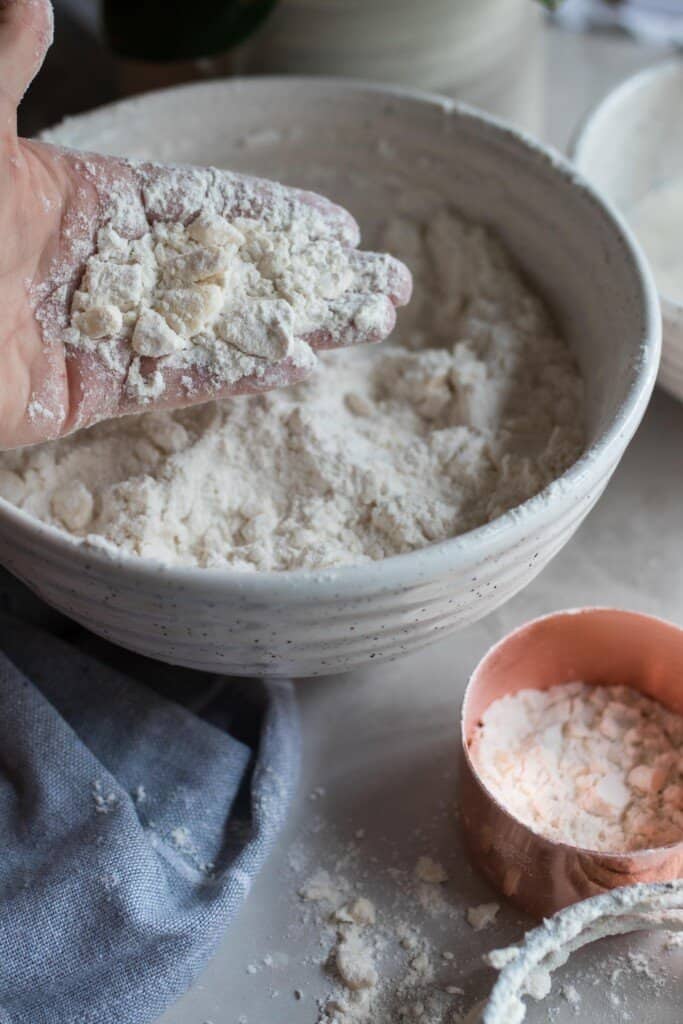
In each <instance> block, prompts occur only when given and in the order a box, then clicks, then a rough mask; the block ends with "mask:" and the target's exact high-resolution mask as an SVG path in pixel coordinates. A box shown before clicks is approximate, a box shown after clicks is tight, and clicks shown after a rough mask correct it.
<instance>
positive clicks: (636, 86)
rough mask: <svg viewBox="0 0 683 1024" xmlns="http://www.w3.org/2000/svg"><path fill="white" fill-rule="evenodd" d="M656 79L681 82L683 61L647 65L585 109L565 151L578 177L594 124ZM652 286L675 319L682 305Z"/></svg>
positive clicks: (675, 60) (596, 126) (680, 59)
mask: <svg viewBox="0 0 683 1024" xmlns="http://www.w3.org/2000/svg"><path fill="white" fill-rule="evenodd" d="M660 78H661V79H667V78H672V79H673V78H681V79H683V59H682V58H681V57H669V58H668V60H661V61H657V62H656V63H655V64H649V65H648V66H647V67H646V68H641V69H640V71H636V72H635V73H634V74H632V75H628V76H627V77H626V78H622V80H621V81H620V82H618V83H617V85H615V86H613V88H611V89H610V90H609V92H606V93H605V94H604V96H602V97H601V99H599V100H598V101H597V103H594V104H593V105H592V106H591V107H589V109H588V110H587V111H586V113H585V114H584V116H583V117H582V118H581V120H580V121H579V123H578V125H577V127H576V128H575V130H574V132H573V134H572V137H571V139H570V141H569V145H568V147H567V153H568V155H569V159H570V160H571V161H572V162H573V163H574V164H575V165H576V167H577V168H578V170H579V172H580V173H581V174H587V172H586V171H585V169H584V167H583V166H582V165H583V160H584V156H583V148H584V146H585V145H586V142H587V140H588V139H589V138H590V136H591V135H592V134H594V133H596V132H597V138H599V137H600V131H599V127H598V121H599V120H600V119H601V118H603V117H605V115H608V116H609V114H610V112H611V110H612V108H616V107H618V106H619V104H621V103H629V102H630V101H631V99H632V97H633V96H634V95H636V94H637V93H639V92H640V91H641V90H642V89H643V88H645V87H646V86H648V85H649V84H650V83H651V82H653V81H654V82H656V81H657V80H658V79H660ZM603 199H604V201H605V203H606V204H611V200H610V199H608V198H607V197H606V196H603ZM655 286H656V287H657V294H658V295H659V301H660V303H661V305H662V310H663V312H666V313H668V315H670V316H678V315H679V314H680V313H681V312H683V301H680V302H679V301H678V300H676V299H674V298H672V297H671V296H670V295H667V293H666V292H665V291H662V290H661V289H660V288H659V286H658V285H657V283H656V281H655Z"/></svg>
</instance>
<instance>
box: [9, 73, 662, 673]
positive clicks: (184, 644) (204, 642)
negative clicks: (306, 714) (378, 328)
mask: <svg viewBox="0 0 683 1024" xmlns="http://www.w3.org/2000/svg"><path fill="white" fill-rule="evenodd" d="M49 138H50V139H51V140H53V141H58V142H61V143H64V144H67V145H73V146H79V147H83V148H91V149H96V150H101V151H105V152H109V153H126V154H129V155H132V156H136V157H142V156H145V157H153V158H157V159H161V160H173V161H178V162H183V161H184V162H196V163H200V164H211V163H213V164H218V165H222V166H229V167H231V168H233V169H235V170H238V171H251V172H254V173H256V174H260V175H266V176H269V177H275V178H280V179H282V180H284V181H287V182H289V183H291V184H297V185H302V186H305V187H310V188H314V189H317V190H319V191H323V192H325V193H326V194H328V195H330V196H331V197H332V198H334V199H336V200H337V201H340V202H342V203H344V204H345V205H346V206H348V207H349V208H350V209H351V210H352V211H353V212H354V213H355V214H357V215H358V216H359V219H360V221H361V224H362V226H363V229H364V235H365V242H366V244H368V242H369V243H371V242H372V234H373V230H374V228H375V224H376V222H377V220H378V217H379V212H380V211H381V212H384V213H385V214H386V211H387V207H388V205H389V206H390V205H391V204H397V203H399V202H400V197H401V194H402V193H403V192H404V191H405V190H412V191H413V192H414V193H415V194H416V195H417V196H418V197H423V199H424V203H425V204H429V203H430V202H433V201H434V198H435V197H436V198H437V200H438V201H439V202H442V201H443V200H444V199H446V200H448V201H451V202H453V203H454V204H456V205H457V206H458V207H459V208H460V209H461V210H462V211H463V212H464V213H465V214H466V215H468V216H470V217H472V218H474V219H476V220H481V221H485V222H487V223H488V224H490V225H492V226H493V227H494V228H495V229H496V230H497V231H498V232H499V233H500V235H501V236H502V237H503V239H504V241H505V242H506V243H507V245H508V246H509V248H510V249H511V250H512V252H513V253H514V255H515V257H516V259H517V260H518V262H519V263H520V265H521V267H522V268H523V270H524V272H525V273H526V274H527V276H528V278H529V280H530V281H532V282H533V284H534V285H535V287H536V288H537V289H538V290H539V291H540V293H541V294H542V295H543V296H544V297H545V299H546V300H547V302H548V303H549V304H550V307H551V308H552V310H553V312H554V315H555V317H556V320H557V323H558V325H559V326H560V328H561V330H562V331H563V332H564V333H565V335H566V336H567V338H568V339H569V341H570V343H571V345H572V346H573V349H574V350H575V352H576V355H577V358H578V360H579V362H580V365H581V368H582V371H583V374H584V376H585V380H586V402H587V423H586V430H587V448H586V452H585V454H584V455H583V457H582V458H581V459H579V461H578V462H577V463H576V464H575V465H574V466H572V468H571V469H570V470H569V471H568V472H566V473H564V474H563V475H562V476H561V477H560V478H559V479H558V480H556V481H555V482H554V483H553V484H552V485H551V486H549V487H548V488H547V489H546V490H545V491H544V492H543V493H541V494H539V495H538V496H536V497H534V498H532V499H531V500H530V501H527V502H525V503H524V504H523V505H521V506H519V507H518V508H515V509H514V510H512V511H511V512H508V513H507V514H505V515H503V516H500V517H499V518H497V519H496V520H494V521H493V522H491V523H489V524H487V525H485V526H482V527H480V528H478V529H476V530H472V531H471V532H469V533H467V534H465V535H463V536H460V537H458V538H455V539H453V540H448V541H444V542H442V543H438V544H433V545H432V546H430V547H427V548H425V549H424V550H421V551H415V552H412V553H409V554H402V555H397V556H395V557H391V558H387V559H385V560H384V561H381V562H373V563H369V564H362V565H358V566H351V567H344V568H340V569H333V570H327V571H322V572H311V571H300V570H297V571H293V572H283V573H255V574H248V573H239V572H236V571H234V570H227V569H226V570H218V569H211V570H208V569H197V568H168V567H166V568H164V567H163V566H159V565H158V564H155V563H153V562H151V561H145V560H142V559H139V558H135V557H132V556H127V557H120V558H112V557H111V556H109V555H107V554H106V553H104V552H102V551H100V550H94V549H92V548H88V547H86V546H83V545H79V543H78V542H76V541H74V540H73V539H71V538H69V537H68V536H67V535H65V534H63V533H61V532H60V531H58V530H57V529H55V528H53V527H50V526H48V525H45V524H43V523H40V522H38V521H36V520H35V519H32V518H31V517H29V516H28V515H27V514H25V513H23V512H22V511H20V510H18V509H17V508H15V507H13V506H11V505H9V504H7V503H5V502H4V501H0V561H2V562H3V563H4V564H5V565H6V566H8V567H9V569H10V570H11V571H12V572H14V573H15V574H16V575H17V576H19V577H20V578H21V579H22V580H24V581H25V582H26V583H27V584H28V585H29V586H30V587H31V588H32V589H34V590H35V591H36V592H37V593H38V594H40V595H41V596H42V597H43V598H44V599H45V600H46V601H48V602H49V603H50V604H52V605H54V606H55V607H57V608H59V609H61V610H62V611H63V612H65V613H66V614H67V615H70V616H71V617H72V618H74V619H76V620H78V621H79V622H81V623H83V624H84V625H86V626H87V627H88V628H90V629H91V630H93V631H94V632H95V633H99V634H101V635H102V636H105V637H108V638H110V639H111V640H113V641H115V642H116V643H119V644H122V645H123V646H124V647H128V648H131V649H132V650H136V651H141V652H142V653H144V654H147V655H150V656H151V657H154V658H159V659H161V660H162V661H168V662H172V663H175V664H179V665H187V666H191V667H194V668H198V669H206V670H209V671H220V672H229V673H235V674H239V675H244V676H257V675H258V676H260V675H296V676H314V675H324V674H328V673H334V672H340V671H343V670H346V669H351V668H353V667H355V666H358V665H361V664H363V663H366V662H368V661H369V660H370V659H374V658H377V659H387V658H394V657H396V656H398V655H400V654H402V653H403V652H407V651H415V650H418V649H419V648H421V647H424V646H426V645H428V644H430V643H432V642H433V641H435V640H437V639H439V638H441V637H445V636H447V635H448V634H449V633H452V632H454V631H455V630H456V629H458V628H459V627H461V626H465V625H467V624H468V623H471V622H473V621H474V620H476V619H478V618H480V617H481V616H483V615H486V614H487V613H488V612H490V611H492V610H493V609H494V608H496V607H497V606H498V605H500V604H502V603H503V602H504V601H506V600H507V599H508V598H509V597H511V596H512V595H513V594H514V593H515V592H516V591H518V590H520V589H521V588H522V587H524V586H525V585H526V584H527V583H529V581H530V580H532V579H533V577H534V576H535V575H536V574H537V573H538V572H539V571H540V570H541V569H542V568H543V566H544V565H545V564H546V563H547V562H548V561H549V559H550V558H552V556H553V555H555V554H556V553H557V552H558V551H559V550H560V548H561V547H562V546H563V545H564V544H565V543H566V542H567V540H568V539H569V538H570V537H571V535H572V534H573V533H574V531H575V530H576V528H577V527H578V525H579V524H580V523H581V521H582V520H583V518H584V516H585V515H586V514H587V513H588V511H589V510H590V509H591V507H592V506H593V505H594V503H595V502H596V501H597V499H598V498H599V496H600V494H601V493H602V491H603V489H604V487H605V486H606V484H607V482H608V480H609V478H610V476H611V474H612V472H613V471H614V468H615V466H616V465H617V463H618V462H619V459H620V458H621V456H622V454H623V452H624V449H625V448H626V445H627V444H628V442H629V440H630V438H631V437H632V435H633V433H634V431H635V430H636V427H637V426H638V423H639V421H640V419H641V417H642V415H643V412H644V410H645V407H646V405H647V402H648V399H649V396H650V393H651V390H652V387H653V385H654V381H655V377H656V373H657V365H658V361H659V348H660V317H659V308H658V304H657V295H656V291H655V288H654V285H653V283H652V280H651V277H650V273H649V270H648V269H647V266H646V265H645V264H644V262H643V260H642V258H641V256H640V254H639V251H638V249H637V247H636V246H635V244H634V242H633V240H632V238H631V236H630V234H629V232H628V230H627V229H626V228H625V227H624V225H623V223H622V222H621V221H620V220H619V218H618V216H617V215H615V214H614V213H613V212H612V211H611V210H610V209H609V207H608V206H607V205H606V204H605V202H604V201H603V200H602V199H600V198H599V197H598V196H597V195H596V194H595V192H594V191H593V190H592V188H591V187H590V186H589V185H587V184H585V183H584V182H582V181H581V180H580V179H579V178H577V175H576V172H575V171H574V169H573V168H572V167H571V166H570V165H569V164H568V163H566V162H565V161H564V160H563V159H562V158H561V157H560V156H559V155H557V154H554V153H551V152H549V151H548V150H547V149H544V148H543V147H541V146H539V145H537V144H536V143H534V142H532V141H530V140H529V139H526V138H524V137H522V136H521V135H520V134H519V133H517V132H516V131H514V130H512V129H511V128H508V127H505V126H504V125H501V124H499V123H496V122H494V121H492V120H490V119H488V118H486V117H484V116H482V115H480V114H477V113H474V112H473V111H471V110H469V109H464V108H461V107H459V106H457V105H455V104H454V103H452V102H450V101H446V100H443V99H440V98H439V97H434V96H429V95H426V94H416V93H407V92H403V91H392V90H390V89H386V88H384V87H371V86H366V85H362V84H354V83H352V82H349V81H336V80H325V79H319V78H315V79H308V80H307V79H295V78H280V79H278V78H270V79H268V78H264V79H248V80H243V81H240V80H233V81H220V82H210V83H202V84H199V85H191V86H186V87H182V88H180V89H174V90H170V91H166V92H160V93H155V94H150V95H147V96H144V97H142V98H138V99H133V100H129V101H126V102H123V103H120V104H118V105H116V106H114V107H110V108H108V109H105V110H99V111H95V112H93V113H90V114H87V115H85V116H82V117H78V118H76V119H74V120H71V121H68V122H66V123H64V124H63V125H61V126H60V127H58V128H57V129H56V130H54V131H52V132H51V133H49Z"/></svg>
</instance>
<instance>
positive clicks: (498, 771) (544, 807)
mask: <svg viewBox="0 0 683 1024" xmlns="http://www.w3.org/2000/svg"><path fill="white" fill-rule="evenodd" d="M470 751H471V755H472V759H473V761H474V764H475V765H476V767H477V769H478V771H479V773H480V774H481V777H482V779H483V780H484V782H485V783H486V785H487V786H488V787H489V789H490V790H491V792H492V793H493V794H494V795H495V796H496V797H497V798H498V799H499V801H500V802H501V803H502V804H503V805H504V806H505V807H506V808H507V809H508V810H509V811H510V812H511V813H512V814H514V815H515V816H516V817H517V818H519V819H520V820H521V821H524V822H525V823H526V824H528V825H530V826H531V827H532V828H533V829H534V830H535V831H536V832H538V833H540V834H542V835H545V836H548V837H549V838H551V839H555V840H560V841H564V842H569V843H573V844H576V845H578V846H582V847H584V848H588V849H592V850H601V851H611V852H615V853H618V852H621V851H625V850H639V849H647V848H650V847H654V846H664V845H666V844H667V843H673V842H677V841H680V840H681V839H682V838H683V717H681V715H677V714H676V713H675V712H672V711H669V710H668V709H667V708H665V707H664V706H663V705H662V704H659V703H657V702H656V701H653V700H650V699H649V698H648V697H645V696H643V695H642V694H640V693H638V692H637V691H636V690H632V689H629V688H628V687H625V686H588V685H586V684H584V683H567V684H564V685H561V686H553V687H551V688H550V689H549V690H543V691H540V690H520V691H519V692H518V693H516V694H514V695H511V696H506V697H502V698H500V699H499V700H497V701H494V703H493V704H491V705H490V706H489V707H488V708H487V710H486V712H485V713H484V715H483V716H482V722H481V725H480V726H479V727H478V729H477V732H476V733H475V735H474V737H473V740H472V744H471V748H470Z"/></svg>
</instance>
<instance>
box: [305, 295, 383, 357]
mask: <svg viewBox="0 0 683 1024" xmlns="http://www.w3.org/2000/svg"><path fill="white" fill-rule="evenodd" d="M329 311H330V315H331V319H332V321H333V322H334V325H335V326H334V332H332V331H330V330H329V329H328V328H326V327H325V328H321V329H320V330H318V331H313V332H311V333H310V334H307V335H306V336H305V338H304V339H303V340H304V341H305V342H307V344H309V345H310V346H311V348H313V349H316V350H324V349H331V348H342V347H345V346H349V345H372V344H375V343H377V342H378V341H383V340H384V339H385V338H386V337H387V336H388V335H389V334H391V332H392V331H393V329H394V327H395V325H396V308H395V306H394V303H393V302H392V301H391V299H390V298H389V296H388V295H377V294H376V293H374V292H352V293H347V294H346V295H345V296H344V298H343V301H340V302H330V304H329Z"/></svg>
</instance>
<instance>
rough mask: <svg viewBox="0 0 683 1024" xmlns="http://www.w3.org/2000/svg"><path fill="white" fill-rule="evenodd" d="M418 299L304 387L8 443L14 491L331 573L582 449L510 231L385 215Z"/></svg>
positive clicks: (243, 561) (20, 500)
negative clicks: (497, 235)
mask: <svg viewBox="0 0 683 1024" xmlns="http://www.w3.org/2000/svg"><path fill="white" fill-rule="evenodd" d="M379 244H380V246H381V247H382V248H386V249H387V250H388V251H390V252H392V253H393V254H394V255H396V256H399V257H400V258H402V259H403V260H404V261H405V262H407V263H408V265H409V267H410V269H411V270H412V271H413V276H414V281H415V291H414V298H413V301H412V303H411V305H410V306H409V307H408V309H407V310H406V312H405V313H404V314H403V315H402V316H400V317H399V328H398V330H397V332H396V334H395V336H394V337H393V338H392V340H391V342H390V343H388V344H386V343H385V344H384V345H382V346H378V347H365V348H362V349H353V350H346V351H340V352H336V353H331V354H329V355H326V356H325V357H323V359H322V360H321V364H320V366H319V368H318V369H317V371H316V372H315V373H314V375H313V377H312V378H311V379H310V380H309V381H307V382H305V383H303V384H300V385H298V386H296V387H294V388H290V389H282V390H279V391H277V392H272V393H270V394H268V395H264V396H258V397H251V398H238V399H234V400H229V401H223V402H220V403H212V404H209V405H206V406H203V407H199V408H195V409H190V410H185V411H181V412H175V413H151V414H148V415H145V416H143V417H137V418H128V419H124V420H121V421H117V422H109V423H103V424H100V425H98V426H96V427H94V428H91V429H90V430H87V431H82V432H80V433H79V434H77V435H74V436H72V437H69V438H66V439H64V440H62V441H60V442H57V443H51V444H47V445H43V446H41V447H39V448H34V449H29V450H24V451H17V452H9V453H5V454H3V455H2V457H0V493H1V494H2V495H3V496H4V497H7V498H8V499H9V500H11V501H14V502H15V503H17V504H19V505H21V506H22V507H23V508H24V509H26V511H28V512H29V513H31V514H33V515H35V516H37V517H38V518H40V519H43V520H45V521H47V522H51V523H55V524H57V525H58V526H60V527H62V528H63V529H65V530H67V531H69V532H71V533H72V534H74V535H75V536H77V537H79V538H83V539H87V540H88V541H89V542H90V543H94V544H98V545H103V546H105V547H109V548H110V549H112V550H114V549H119V550H124V551H127V552H130V553H133V554H136V555H142V556H144V557H148V558H155V559H158V560H160V561H162V562H164V563H170V564H196V565H200V566H207V567H211V566H232V567H235V568H238V569H242V570H267V569H276V570H284V569H296V568H303V567H305V568H312V569H319V568H323V567H328V566H335V565H343V564H349V563H357V562H363V561H367V560H371V559H381V558H383V557H385V556H388V555H393V554H397V553H399V552H404V551H411V550H414V549H416V548H421V547H424V546H425V545H427V544H429V543H431V542H433V541H438V540H443V539H445V538H448V537H452V536H454V535H456V534H459V533H462V532H463V531H466V530H469V529H471V528H472V527H475V526H477V525H480V524H482V523H485V522H487V521H488V520H490V519H492V518H494V517H496V516H498V515H500V514H501V513H502V512H504V511H506V510H507V509H510V508H512V507H513V506H515V505H517V504H518V503H519V502H521V501H524V500H525V499H526V498H528V497H530V496H531V495H533V494H535V493H537V492H538V491H539V490H541V489H542V488H543V487H544V486H546V485H547V484H548V483H550V482H551V481H552V480H553V479H554V478H555V477H557V476H558V475H559V474H560V473H561V472H562V471H563V470H565V469H566V468H567V467H568V466H569V465H570V464H571V463H572V462H573V461H574V460H575V459H576V458H577V456H578V455H579V453H580V451H581V447H582V443H583V417H582V385H581V381H580V378H579V375H578V371H577V369H576V366H575V363H574V360H573V358H572V356H571V354H570V353H569V351H568V349H567V347H566V345H565V343H564V342H563V340H562V339H561V338H559V337H558V335H557V333H556V332H555V330H554V328H553V326H552V324H551V322H550V320H549V318H548V315H547V313H546V311H545V309H544V307H543V306H542V304H541V303H540V302H539V300H538V299H537V298H536V297H535V296H534V295H533V293H532V292H531V291H530V290H529V288H528V287H527V285H526V284H525V283H524V282H523V280H522V279H521V277H520V276H519V274H518V273H517V271H516V270H515V268H514V267H513V265H512V263H511V261H510V259H509V258H508V256H507V255H506V253H505V252H504V250H503V248H502V246H501V245H500V244H499V242H498V241H497V240H496V239H494V238H493V237H491V236H490V235H489V234H488V233H487V232H486V231H484V230H483V229H481V228H479V227H476V226H472V225H470V224H468V223H466V222H465V221H463V220H462V219H461V218H460V217H458V216H456V215H455V214H453V213H451V212H449V211H447V210H446V209H442V210H440V211H438V212H437V213H435V214H434V215H433V216H432V217H431V218H430V219H429V221H428V222H427V223H424V222H419V221H416V220H412V219H410V218H409V217H407V216H406V217H401V218H398V219H395V220H393V221H391V222H390V223H389V224H387V225H386V227H385V230H384V233H383V235H382V237H381V238H380V239H379Z"/></svg>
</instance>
